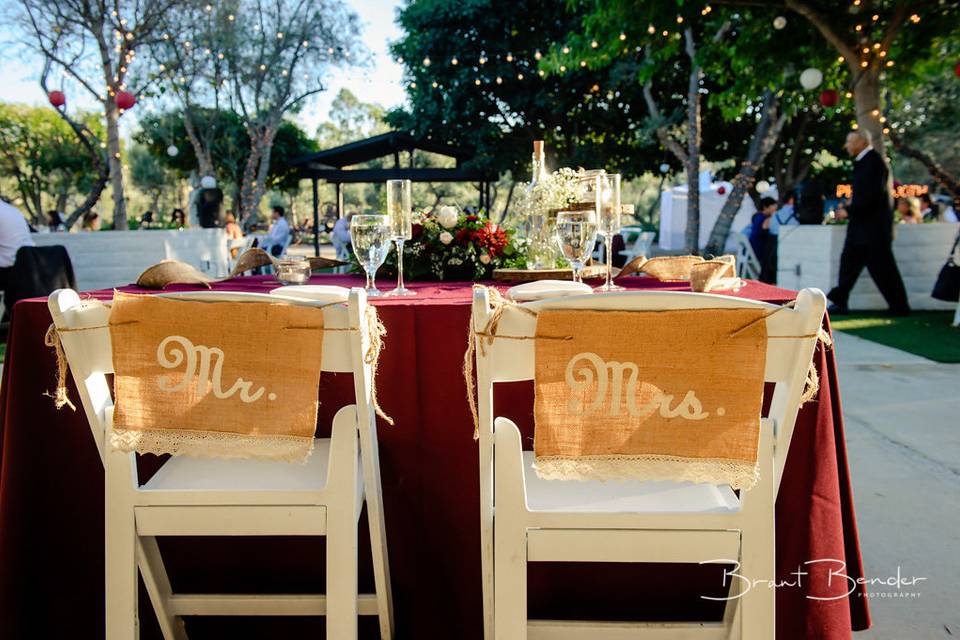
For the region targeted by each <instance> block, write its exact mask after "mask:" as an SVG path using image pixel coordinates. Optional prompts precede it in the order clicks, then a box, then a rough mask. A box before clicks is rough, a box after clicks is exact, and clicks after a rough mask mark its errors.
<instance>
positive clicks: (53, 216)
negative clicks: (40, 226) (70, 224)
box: [47, 209, 67, 231]
mask: <svg viewBox="0 0 960 640" xmlns="http://www.w3.org/2000/svg"><path fill="white" fill-rule="evenodd" d="M47 228H48V229H50V231H66V230H67V228H66V226H64V224H63V216H61V215H60V212H59V211H55V210H54V209H51V210H50V211H47Z"/></svg>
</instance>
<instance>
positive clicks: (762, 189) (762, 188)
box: [757, 180, 770, 195]
mask: <svg viewBox="0 0 960 640" xmlns="http://www.w3.org/2000/svg"><path fill="white" fill-rule="evenodd" d="M767 191H770V183H769V182H767V181H766V180H761V181H760V182H758V183H757V193H759V194H760V195H763V194H765V193H766V192H767Z"/></svg>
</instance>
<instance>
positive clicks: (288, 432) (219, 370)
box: [110, 293, 323, 461]
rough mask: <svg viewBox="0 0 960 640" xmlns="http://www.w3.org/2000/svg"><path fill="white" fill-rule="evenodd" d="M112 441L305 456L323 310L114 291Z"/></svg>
mask: <svg viewBox="0 0 960 640" xmlns="http://www.w3.org/2000/svg"><path fill="white" fill-rule="evenodd" d="M110 337H111V340H112V343H113V366H114V371H115V376H114V392H115V399H116V407H115V410H114V419H113V437H112V440H111V441H112V444H113V446H114V447H116V448H119V449H121V450H124V451H137V452H140V453H147V452H149V453H172V454H183V455H194V456H204V457H218V458H263V459H270V460H285V461H303V460H304V459H305V458H306V456H307V455H309V453H310V451H311V449H312V447H313V435H314V429H315V427H316V418H317V387H318V384H319V380H320V360H321V350H322V346H323V311H322V310H320V309H316V308H310V307H304V306H296V305H285V304H270V303H260V302H244V303H233V302H217V303H208V302H195V301H185V300H170V299H164V298H160V297H156V296H136V295H127V294H123V293H116V294H115V296H114V301H113V310H112V312H111V314H110Z"/></svg>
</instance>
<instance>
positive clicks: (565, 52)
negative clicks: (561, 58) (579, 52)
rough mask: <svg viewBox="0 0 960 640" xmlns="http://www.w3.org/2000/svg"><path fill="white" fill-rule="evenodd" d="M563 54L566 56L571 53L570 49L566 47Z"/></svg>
mask: <svg viewBox="0 0 960 640" xmlns="http://www.w3.org/2000/svg"><path fill="white" fill-rule="evenodd" d="M563 53H564V55H566V54H568V53H570V47H564V48H563Z"/></svg>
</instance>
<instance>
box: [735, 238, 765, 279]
mask: <svg viewBox="0 0 960 640" xmlns="http://www.w3.org/2000/svg"><path fill="white" fill-rule="evenodd" d="M733 241H734V244H735V245H736V250H737V253H736V256H737V276H739V277H741V278H745V279H749V280H756V279H757V278H759V277H760V259H759V258H757V254H756V253H754V252H753V247H752V246H750V238H748V237H747V236H746V234H743V233H735V234H733Z"/></svg>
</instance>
